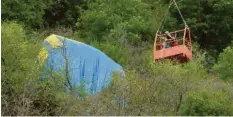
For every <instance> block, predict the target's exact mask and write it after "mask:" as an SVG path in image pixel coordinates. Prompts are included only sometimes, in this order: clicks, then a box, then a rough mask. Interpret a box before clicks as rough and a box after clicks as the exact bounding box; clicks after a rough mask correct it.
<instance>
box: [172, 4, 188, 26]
mask: <svg viewBox="0 0 233 117" xmlns="http://www.w3.org/2000/svg"><path fill="white" fill-rule="evenodd" d="M172 1H173V2H174V3H175V6H176V8H177V10H178V12H179V14H180V16H181V18H182V20H183V22H184V25H185V26H187V27H188V25H187V23H186V21H185V19H184V16H183V15H182V13H181V11H180V9H179V7H178V5H177V3H176V1H175V0H172Z"/></svg>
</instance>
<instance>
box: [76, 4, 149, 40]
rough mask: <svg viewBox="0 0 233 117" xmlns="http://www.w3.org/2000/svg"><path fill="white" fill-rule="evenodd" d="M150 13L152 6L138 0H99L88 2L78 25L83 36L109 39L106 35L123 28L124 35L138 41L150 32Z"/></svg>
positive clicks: (128, 38)
mask: <svg viewBox="0 0 233 117" xmlns="http://www.w3.org/2000/svg"><path fill="white" fill-rule="evenodd" d="M150 15H151V11H150V6H149V5H148V4H146V3H144V2H141V1H138V0H137V1H135V0H127V1H124V0H120V1H119V0H111V1H108V0H97V1H96V2H92V3H90V4H88V10H86V11H84V12H83V14H82V15H81V17H80V20H79V22H78V23H77V26H78V28H79V29H80V35H81V37H83V38H88V39H97V40H108V38H104V37H106V36H108V35H110V33H111V32H112V33H113V32H116V29H121V30H123V32H125V33H126V34H125V35H124V34H121V36H122V37H124V36H125V38H126V39H127V40H128V41H129V42H131V43H138V42H140V41H141V40H143V38H142V37H143V36H146V35H148V33H149V32H150V31H149V27H150V24H151V22H150V20H149V18H150ZM114 39H115V40H119V39H116V38H114ZM144 39H146V38H144ZM115 40H112V41H115Z"/></svg>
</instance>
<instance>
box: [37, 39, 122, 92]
mask: <svg viewBox="0 0 233 117" xmlns="http://www.w3.org/2000/svg"><path fill="white" fill-rule="evenodd" d="M39 58H40V61H43V62H42V63H44V65H45V66H46V68H48V69H53V70H54V71H55V72H64V71H68V74H69V78H70V80H69V81H70V85H71V86H72V87H79V86H80V85H82V86H84V88H85V91H86V93H88V94H94V93H97V92H100V91H102V89H104V88H106V87H108V86H109V85H110V83H111V78H112V75H113V73H114V72H118V73H120V74H121V75H123V76H124V71H123V69H122V67H121V66H120V65H119V64H117V63H116V62H114V61H113V60H112V59H110V58H109V57H108V56H107V55H105V54H104V53H103V52H101V51H100V50H98V49H96V48H94V47H92V46H89V45H87V44H84V43H81V42H78V41H74V40H71V39H67V38H64V37H61V36H58V35H50V36H49V37H47V38H46V39H45V40H44V48H42V50H41V52H40V55H39ZM82 83H83V84H82Z"/></svg>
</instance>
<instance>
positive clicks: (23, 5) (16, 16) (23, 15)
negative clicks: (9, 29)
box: [1, 0, 51, 27]
mask: <svg viewBox="0 0 233 117" xmlns="http://www.w3.org/2000/svg"><path fill="white" fill-rule="evenodd" d="M50 4H51V0H20V1H19V0H3V1H2V14H1V15H2V18H3V21H4V20H16V21H20V22H22V23H25V24H27V25H30V26H36V27H38V26H42V25H43V23H44V20H43V16H44V14H45V11H44V10H45V9H46V8H48V7H49V5H50Z"/></svg>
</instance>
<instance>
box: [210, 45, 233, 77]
mask: <svg viewBox="0 0 233 117" xmlns="http://www.w3.org/2000/svg"><path fill="white" fill-rule="evenodd" d="M213 69H214V71H215V72H216V73H217V74H219V75H220V77H221V78H222V79H223V80H229V81H233V72H232V71H233V47H230V46H229V47H227V48H226V49H224V51H223V52H222V53H220V55H219V58H218V63H217V64H216V65H215V66H214V67H213Z"/></svg>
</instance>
